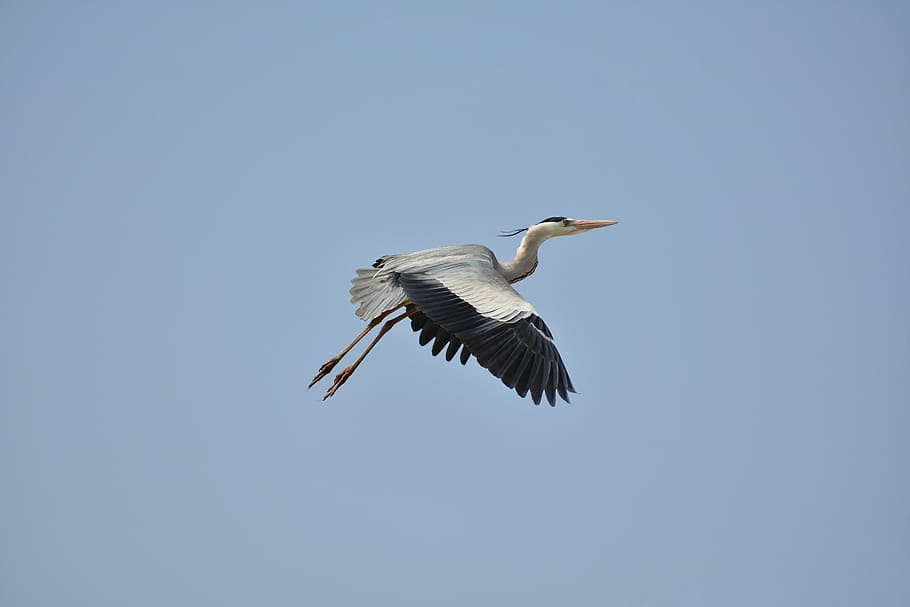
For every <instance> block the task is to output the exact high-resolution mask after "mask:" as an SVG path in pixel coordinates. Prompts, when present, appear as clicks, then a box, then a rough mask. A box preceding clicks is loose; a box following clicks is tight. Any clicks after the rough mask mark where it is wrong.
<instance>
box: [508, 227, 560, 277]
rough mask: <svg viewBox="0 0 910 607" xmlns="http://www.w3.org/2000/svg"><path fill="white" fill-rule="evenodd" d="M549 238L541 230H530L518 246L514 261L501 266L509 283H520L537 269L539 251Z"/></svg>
mask: <svg viewBox="0 0 910 607" xmlns="http://www.w3.org/2000/svg"><path fill="white" fill-rule="evenodd" d="M547 238H549V235H548V234H545V233H544V232H543V231H540V230H534V229H531V230H528V233H527V234H525V237H524V238H522V239H521V244H520V245H518V251H517V252H516V253H515V258H514V259H513V260H512V261H507V262H505V263H502V264H500V266H499V267H500V272H502V275H503V276H504V277H505V279H506V280H508V281H509V282H518V281H519V280H521V279H523V278H527V277H528V276H530V275H531V274H533V273H534V270H536V269H537V249H539V248H540V245H541V244H543V241H544V240H546V239H547Z"/></svg>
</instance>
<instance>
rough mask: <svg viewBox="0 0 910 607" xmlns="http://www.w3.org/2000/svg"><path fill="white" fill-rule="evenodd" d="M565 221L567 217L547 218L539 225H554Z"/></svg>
mask: <svg viewBox="0 0 910 607" xmlns="http://www.w3.org/2000/svg"><path fill="white" fill-rule="evenodd" d="M563 219H565V217H547V218H546V219H543V220H541V221H538V222H537V223H549V222H551V221H552V222H553V223H558V222H560V221H562V220H563Z"/></svg>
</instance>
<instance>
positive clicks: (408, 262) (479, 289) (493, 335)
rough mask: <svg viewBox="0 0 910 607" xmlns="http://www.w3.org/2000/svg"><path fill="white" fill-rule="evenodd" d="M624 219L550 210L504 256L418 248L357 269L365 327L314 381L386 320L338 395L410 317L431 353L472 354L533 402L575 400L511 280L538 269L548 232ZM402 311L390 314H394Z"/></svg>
mask: <svg viewBox="0 0 910 607" xmlns="http://www.w3.org/2000/svg"><path fill="white" fill-rule="evenodd" d="M616 223H619V222H617V221H613V220H582V219H571V218H568V217H547V218H546V219H544V220H543V221H541V222H539V223H537V224H535V225H532V226H531V227H528V228H522V229H520V230H515V231H513V232H511V233H507V234H502V236H515V235H517V234H520V233H522V232H525V235H524V238H522V240H521V244H520V245H519V246H518V252H517V253H516V254H515V258H514V259H513V260H511V261H507V262H504V263H501V262H499V261H498V260H497V259H496V256H495V255H494V254H493V251H491V250H490V249H488V248H487V247H485V246H483V245H477V244H470V245H455V246H446V247H437V248H434V249H427V250H425V251H417V252H415V253H403V254H400V255H386V256H384V257H380V258H379V259H377V260H376V262H375V263H373V267H372V268H368V269H358V270H357V275H356V276H355V277H354V278H353V279H352V280H351V282H352V283H353V286H352V287H351V291H350V292H351V303H353V304H356V305H357V306H358V308H357V311H356V314H357V316H359V317H360V318H361V319H362V320H363V321H365V322H366V323H367V326H366V328H364V330H363V331H361V332H360V334H359V335H357V337H355V338H354V341H352V342H351V343H350V344H348V345H347V346H346V347H345V348H344V349H343V350H342V351H341V352H340V353H338V355H336V356H334V357H332V358H331V359H329V361H328V362H326V363H325V364H324V365H322V367H320V369H319V372H318V373H316V377H314V378H313V381H311V382H310V385H309V386H308V388H312V387H313V385H314V384H315V383H316V382H318V381H319V380H320V379H322V378H323V377H325V376H326V375H328V374H329V373H330V372H331V371H332V369H333V368H335V365H337V364H338V362H339V361H341V359H342V358H343V357H344V356H345V355H346V354H347V353H348V352H350V351H351V350H352V349H353V348H354V346H355V345H357V343H358V342H359V341H360V340H361V339H363V338H364V337H365V336H366V335H367V334H368V333H370V331H372V330H373V329H374V328H376V327H377V326H378V325H379V324H380V323H383V321H385V323H383V324H382V327H380V329H379V332H378V333H377V335H376V336H375V337H374V338H373V340H372V341H371V342H370V343H369V345H368V346H367V347H366V348H365V349H364V351H363V353H362V354H361V355H360V356H359V357H358V358H357V359H356V360H355V361H354V363H353V364H352V365H350V366H349V367H346V368H345V369H344V370H343V371H342V372H341V373H339V374H338V375H337V376H336V377H335V381H334V382H333V383H332V385H331V386H330V387H329V389H328V391H326V393H325V396H323V397H322V398H323V400H325V399H326V398H328V397H330V396H332V395H333V394H335V392H336V391H337V390H338V388H340V387H341V385H342V384H344V382H346V381H347V380H348V378H349V377H350V376H351V375H352V374H353V373H354V371H355V370H356V369H357V367H358V366H360V363H362V362H363V359H364V358H366V356H367V354H369V353H370V350H372V349H373V347H374V346H375V345H376V344H377V343H378V342H379V340H380V339H381V338H382V336H383V335H385V334H386V333H387V332H388V331H389V330H390V329H391V328H392V327H394V326H395V325H396V324H397V323H399V322H401V321H402V320H404V319H405V318H409V319H410V321H411V329H412V330H414V331H415V332H418V331H419V332H420V337H419V339H418V341H419V342H420V345H421V346H425V345H426V344H428V343H429V342H430V341H433V346H432V353H433V356H436V355H437V354H439V353H440V352H442V350H443V349H445V351H446V354H445V356H446V360H449V361H450V360H452V359H453V358H454V357H455V355H456V354H457V353H458V350H459V349H461V353H460V355H459V360H460V361H461V364H462V365H464V364H466V363H467V362H468V359H470V358H471V356H474V358H476V359H477V362H478V363H480V366H482V367H484V368H485V369H487V370H489V371H490V373H492V374H493V375H494V376H496V377H497V378H499V379H500V380H502V383H504V384H505V385H506V386H508V387H509V388H514V389H515V391H516V392H517V393H518V394H519V396H521V397H522V398H524V397H525V396H527V394H528V392H530V393H531V398H532V399H533V400H534V404H535V405H537V404H540V399H541V397H542V396H543V395H544V394H546V397H547V401H548V402H549V403H550V405H551V406H555V405H556V395H557V394H559V396H560V398H562V399H563V400H564V401H566V402H569V394H568V393H569V392H573V393H574V392H575V388H574V387H573V386H572V380H570V379H569V374H568V372H567V371H566V367H565V365H564V364H563V362H562V357H560V355H559V352H558V351H557V350H556V345H555V344H554V343H553V335H552V334H551V333H550V330H549V329H548V328H547V325H546V324H545V323H544V321H543V319H542V318H540V316H538V314H537V311H536V310H535V309H534V306H532V305H531V304H530V303H528V302H527V301H526V300H525V299H524V298H523V297H522V296H521V295H519V294H518V291H516V290H515V289H514V288H512V283H515V282H518V281H519V280H523V279H525V278H527V277H528V276H530V275H531V274H533V273H534V270H536V269H537V250H538V249H539V248H540V245H541V244H543V242H544V241H545V240H547V239H549V238H553V237H555V236H570V235H573V234H581V233H583V232H587V231H589V230H593V229H595V228H603V227H607V226H611V225H614V224H616ZM395 312H399V313H398V314H397V315H396V316H393V317H392V318H391V319H389V320H386V318H388V317H389V316H391V315H392V314H393V313H395Z"/></svg>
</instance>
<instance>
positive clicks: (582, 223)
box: [572, 219, 619, 230]
mask: <svg viewBox="0 0 910 607" xmlns="http://www.w3.org/2000/svg"><path fill="white" fill-rule="evenodd" d="M617 223H619V222H618V221H614V220H612V219H576V220H575V222H574V223H573V224H572V225H573V226H575V227H576V228H580V229H582V230H591V229H594V228H605V227H607V226H613V225H616V224H617Z"/></svg>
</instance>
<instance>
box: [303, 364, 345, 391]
mask: <svg viewBox="0 0 910 607" xmlns="http://www.w3.org/2000/svg"><path fill="white" fill-rule="evenodd" d="M340 360H341V357H340V356H336V357H335V358H333V359H332V360H330V361H329V362H327V363H325V364H324V365H322V366H321V367H319V372H318V373H317V374H316V377H314V378H313V381H311V382H310V385H309V386H307V387H306V389H307V390H309V389H310V388H312V387H313V386H314V385H315V384H316V382H318V381H319V380H320V379H322V378H323V377H325V376H326V375H328V374H329V372H330V371H331V370H332V369H334V368H335V365H337V364H338V362H339V361H340Z"/></svg>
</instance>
